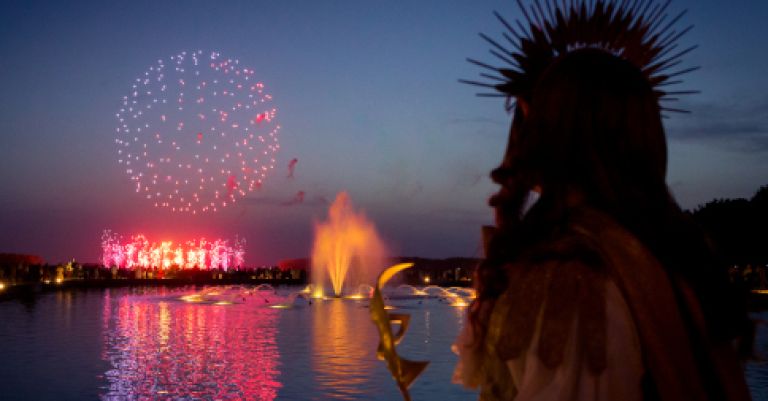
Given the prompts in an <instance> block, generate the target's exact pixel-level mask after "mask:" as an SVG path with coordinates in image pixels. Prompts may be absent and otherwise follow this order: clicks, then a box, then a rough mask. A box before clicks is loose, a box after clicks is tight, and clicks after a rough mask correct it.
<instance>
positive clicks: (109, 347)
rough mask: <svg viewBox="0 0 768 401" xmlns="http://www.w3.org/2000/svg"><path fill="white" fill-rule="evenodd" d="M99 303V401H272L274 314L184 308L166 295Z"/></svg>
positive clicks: (253, 308)
mask: <svg viewBox="0 0 768 401" xmlns="http://www.w3.org/2000/svg"><path fill="white" fill-rule="evenodd" d="M153 291H154V292H152V293H149V294H145V295H124V296H121V297H118V298H116V299H114V298H112V297H110V293H109V292H106V293H105V296H104V310H103V314H102V316H103V325H104V331H103V333H104V351H103V354H102V358H103V359H104V360H106V361H108V362H109V364H110V366H111V369H109V370H108V371H107V372H106V374H105V376H106V381H107V386H106V387H105V388H104V392H103V393H102V394H101V398H102V399H105V400H126V399H128V400H134V399H178V398H180V397H182V398H184V399H217V400H235V399H237V400H242V399H244V400H259V401H261V400H264V401H266V400H274V399H275V398H276V396H277V391H278V389H279V388H280V387H281V386H282V385H281V383H280V382H279V381H278V376H279V374H280V372H279V362H278V358H279V353H278V348H277V324H276V323H277V317H278V315H277V313H278V311H276V310H273V309H270V308H266V307H263V306H261V305H254V304H253V303H244V304H238V305H226V306H224V305H203V304H189V303H184V302H180V301H176V300H175V299H176V298H178V296H180V295H183V293H179V292H176V293H171V292H170V291H168V290H165V289H158V290H153Z"/></svg>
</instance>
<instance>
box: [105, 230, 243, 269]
mask: <svg viewBox="0 0 768 401" xmlns="http://www.w3.org/2000/svg"><path fill="white" fill-rule="evenodd" d="M244 248H245V239H243V238H235V242H234V245H232V246H230V245H229V243H228V241H227V240H222V239H216V240H213V241H208V240H206V239H205V238H201V239H199V240H191V241H187V242H185V243H178V244H174V243H173V241H162V242H160V243H157V242H149V241H148V240H147V238H146V237H145V236H144V235H142V234H138V235H134V236H132V237H131V240H130V241H128V242H123V241H122V237H120V236H119V235H118V234H117V233H113V232H112V231H110V230H104V233H103V234H102V236H101V249H102V263H103V264H104V266H108V267H109V266H116V267H121V268H128V269H136V268H161V269H169V268H171V267H177V268H182V269H192V268H200V269H222V270H225V271H226V270H228V269H230V268H237V267H241V266H243V265H244V261H245V259H244V258H245V250H244Z"/></svg>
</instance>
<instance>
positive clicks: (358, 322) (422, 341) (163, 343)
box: [0, 288, 768, 401]
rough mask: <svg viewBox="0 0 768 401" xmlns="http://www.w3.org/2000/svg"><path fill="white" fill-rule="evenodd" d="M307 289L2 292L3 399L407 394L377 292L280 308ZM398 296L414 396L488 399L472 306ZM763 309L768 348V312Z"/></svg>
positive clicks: (765, 384) (754, 367) (762, 336)
mask: <svg viewBox="0 0 768 401" xmlns="http://www.w3.org/2000/svg"><path fill="white" fill-rule="evenodd" d="M295 290H296V289H288V288H286V289H278V291H277V293H264V295H256V296H248V297H245V299H244V300H243V299H238V300H237V301H238V302H241V303H238V304H233V305H214V304H200V303H187V302H183V301H181V300H179V297H180V296H182V295H184V294H188V293H191V292H193V289H191V288H187V289H168V288H142V289H106V290H89V291H78V290H71V291H61V292H56V293H50V294H46V295H43V296H41V297H38V298H36V299H34V300H27V301H26V302H23V303H22V302H16V301H14V302H4V303H0V360H2V363H0V399H2V400H8V401H12V400H56V401H61V400H98V399H102V400H126V401H127V400H240V399H246V400H260V401H261V400H265V401H266V400H290V401H303V400H397V399H399V397H400V396H399V393H398V391H397V389H396V388H395V385H394V381H393V380H392V378H391V377H390V376H389V373H388V372H387V370H386V368H385V366H384V364H383V362H381V361H378V360H377V359H376V355H375V350H376V346H377V344H378V334H377V333H376V331H375V328H374V326H373V324H371V321H370V318H369V315H368V308H367V307H366V302H362V301H350V300H327V301H322V302H315V303H313V304H312V305H307V304H306V303H301V304H300V305H298V306H297V307H294V308H291V309H274V308H270V307H269V306H271V305H274V304H276V303H278V302H281V301H283V300H284V299H285V298H286V297H287V296H289V294H290V293H291V292H292V291H295ZM392 303H393V304H395V305H398V306H400V307H401V308H402V311H403V312H406V313H410V314H411V318H412V319H411V325H410V328H409V330H408V332H407V334H406V336H405V338H404V340H403V342H402V343H401V344H400V346H399V347H398V350H399V352H400V353H401V354H402V355H404V356H406V357H407V358H409V359H415V360H430V361H431V364H430V365H429V367H428V368H427V370H426V371H425V372H424V374H423V375H422V376H421V377H419V378H418V379H417V381H416V382H415V384H414V385H413V387H412V388H411V394H412V396H413V398H414V400H440V401H451V400H474V399H476V395H475V394H474V393H472V392H469V391H466V390H464V389H462V388H461V387H459V386H456V385H453V384H451V383H450V377H451V372H452V370H453V365H454V364H455V362H456V358H455V356H453V354H452V353H451V352H450V344H451V342H452V341H453V340H454V338H455V337H456V334H457V333H458V331H459V329H460V327H461V324H462V322H463V319H464V314H465V313H466V310H465V308H456V307H452V306H449V305H447V304H444V303H440V302H438V301H437V300H426V301H424V302H423V303H421V304H420V303H418V302H417V301H406V300H403V301H393V302H392ZM755 318H756V319H758V320H759V321H760V322H761V323H760V325H759V326H758V341H757V352H758V354H759V355H761V356H763V357H766V356H768V326H767V325H766V324H765V323H763V321H766V320H768V312H765V313H761V314H756V315H755ZM764 359H765V358H764ZM747 379H748V381H749V384H750V386H751V388H752V392H753V397H754V399H755V400H766V401H768V365H767V363H766V362H763V361H756V362H752V363H750V364H749V365H748V366H747Z"/></svg>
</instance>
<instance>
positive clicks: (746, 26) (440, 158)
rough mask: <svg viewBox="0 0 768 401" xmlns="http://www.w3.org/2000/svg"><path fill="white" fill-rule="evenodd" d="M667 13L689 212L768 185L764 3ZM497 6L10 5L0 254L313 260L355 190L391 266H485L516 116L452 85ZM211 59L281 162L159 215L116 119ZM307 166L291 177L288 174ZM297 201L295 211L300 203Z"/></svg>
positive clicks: (679, 162)
mask: <svg viewBox="0 0 768 401" xmlns="http://www.w3.org/2000/svg"><path fill="white" fill-rule="evenodd" d="M733 4H736V3H735V2H723V1H715V0H708V1H692V0H688V1H675V2H674V3H673V4H672V6H671V10H672V11H679V10H682V9H685V8H687V9H688V10H689V12H688V14H687V15H686V16H685V17H684V19H683V23H690V24H694V25H695V28H694V30H693V31H692V32H691V33H690V34H688V35H687V36H686V37H684V38H683V39H682V40H681V46H686V45H691V44H699V45H700V48H699V49H697V50H696V51H694V52H693V53H692V54H691V55H689V56H687V57H686V64H687V65H701V66H702V69H701V70H699V71H697V72H694V73H691V74H689V75H687V76H686V77H685V80H686V85H685V87H686V88H687V89H699V90H701V91H702V92H703V93H702V94H700V95H694V96H689V97H688V98H686V99H684V100H683V101H682V102H681V104H679V106H680V107H682V108H687V109H690V110H692V111H693V113H692V114H690V115H672V116H671V118H669V119H666V120H665V124H666V128H667V133H668V137H669V143H670V157H669V159H670V165H669V177H668V181H669V184H670V186H671V188H672V191H673V192H674V194H675V196H676V197H677V199H678V200H679V201H680V203H681V205H682V206H683V207H685V208H694V207H696V206H697V205H699V204H701V203H703V202H706V201H708V200H711V199H713V198H723V197H729V198H732V197H750V196H751V195H752V194H753V193H754V192H755V191H756V190H757V189H758V188H759V187H760V186H761V185H765V184H768V157H766V156H768V77H766V74H765V72H766V71H768V53H766V51H765V50H766V38H768V24H766V22H765V21H766V18H768V3H766V2H765V1H761V0H750V1H747V0H744V1H739V2H738V6H734V5H733ZM493 10H497V11H499V12H500V13H502V14H503V15H505V16H506V17H507V18H508V19H514V18H517V17H519V15H518V10H517V7H516V5H515V3H514V2H513V1H511V0H506V1H484V2H479V1H478V2H476V1H472V2H470V1H436V0H435V1H418V2H417V1H411V2H363V1H352V0H345V1H342V0H339V1H240V2H227V1H221V2H213V1H199V2H198V1H184V2H181V1H179V2H160V1H146V2H140V1H128V2H105V1H94V2H64V1H47V2H42V1H3V2H2V5H0V54H1V56H0V88H1V89H0V191H2V192H1V193H2V195H0V252H18V253H31V254H37V255H40V256H42V257H43V258H44V259H46V260H47V261H48V262H51V263H56V262H60V261H64V260H67V259H69V258H72V257H74V258H76V259H77V260H79V261H82V262H95V261H97V260H98V258H99V256H100V252H101V249H100V237H101V232H102V230H103V229H112V230H114V231H117V232H119V233H121V234H123V235H124V236H130V235H133V234H137V233H144V234H145V235H147V236H148V237H149V238H150V239H151V240H158V241H159V240H174V241H186V240H189V239H193V238H198V237H202V236H205V237H208V238H213V237H222V238H229V239H234V237H235V236H236V235H239V236H241V237H245V238H247V241H248V245H247V253H246V262H247V264H249V265H256V264H273V263H276V262H277V261H278V260H280V259H283V258H292V257H304V256H307V255H309V253H310V247H311V238H312V227H313V221H315V220H319V219H324V218H325V215H326V210H327V207H328V203H327V202H328V201H330V200H333V198H334V197H335V194H336V193H338V192H339V191H342V190H346V191H348V192H349V194H350V196H351V198H352V200H353V202H354V203H355V204H356V205H357V207H359V208H361V209H364V210H365V212H366V214H367V215H368V216H369V217H370V219H371V220H373V221H375V223H376V224H377V226H378V227H379V229H380V232H381V234H382V236H383V237H384V238H385V240H386V241H387V242H388V244H389V245H390V247H391V249H392V250H391V252H392V253H393V254H396V255H418V256H426V257H449V256H479V254H480V247H479V243H480V240H479V238H480V226H481V225H483V224H489V223H490V222H491V221H492V213H491V210H490V209H489V208H488V207H487V206H486V199H487V198H488V196H489V195H490V194H491V193H492V192H493V191H494V186H493V185H492V183H491V182H490V180H489V179H488V177H487V176H488V172H489V171H490V170H491V169H492V168H493V167H494V166H495V165H496V163H497V162H498V161H499V160H500V158H501V155H502V152H503V149H504V146H505V142H506V133H507V127H508V123H509V120H510V116H508V115H507V114H506V112H505V110H504V107H503V102H502V101H501V100H499V99H485V98H477V97H475V96H474V93H475V88H472V87H468V86H465V85H461V84H459V83H458V82H457V79H458V78H470V79H471V78H474V77H476V76H477V73H478V72H479V71H478V69H477V68H476V67H474V66H472V65H470V64H469V63H467V62H466V61H465V58H466V57H474V58H479V59H483V60H489V61H490V60H491V56H490V54H488V45H487V44H486V43H485V42H483V41H482V40H481V39H480V38H479V37H478V35H477V33H478V32H484V33H487V34H489V35H491V36H492V37H498V36H499V34H500V32H501V31H502V29H501V26H500V24H499V23H498V22H497V21H496V20H495V18H494V17H493V15H492V11H493ZM198 49H201V50H204V51H217V52H220V53H221V54H222V55H223V56H225V57H231V58H237V59H239V60H240V62H241V63H242V64H243V65H244V66H247V67H249V68H252V69H253V70H254V71H255V73H254V75H255V76H256V77H257V79H258V80H260V81H262V82H264V84H265V85H266V88H267V90H268V91H269V92H270V93H271V94H272V95H273V96H274V101H273V104H274V105H275V106H276V107H277V108H278V120H279V122H280V125H281V127H282V128H281V131H280V137H279V138H280V146H281V148H280V150H279V152H278V153H277V155H276V164H275V168H274V170H272V171H271V173H270V175H269V177H268V178H267V180H266V181H265V182H264V184H263V185H262V187H261V189H259V190H257V191H254V192H252V193H249V194H248V196H247V197H246V198H245V199H242V200H240V201H239V202H238V203H237V204H236V205H234V206H231V207H227V208H224V209H222V210H219V211H218V212H216V213H207V214H204V215H196V216H192V215H190V214H178V213H176V214H174V213H171V212H169V211H168V210H166V209H160V208H155V207H154V206H153V203H152V202H150V201H148V200H147V199H144V198H142V197H141V196H139V195H138V194H136V193H135V192H134V184H133V182H132V181H131V180H130V178H129V177H128V176H127V175H126V174H125V166H123V165H120V164H119V163H118V155H117V146H116V144H115V138H116V134H115V128H116V127H117V124H118V122H117V121H116V118H115V113H116V112H117V111H118V109H119V108H120V106H121V99H122V97H123V96H125V95H127V94H128V93H129V91H130V89H131V84H132V82H133V81H134V79H136V78H137V77H139V76H140V75H141V74H143V73H144V71H146V70H147V68H148V67H149V66H151V65H153V63H155V62H156V60H158V59H167V58H168V57H170V56H172V55H175V54H178V53H179V52H181V51H194V50H198ZM294 158H295V159H297V160H298V162H297V163H296V166H295V171H294V177H293V178H289V177H288V173H289V171H288V165H289V163H290V161H291V160H292V159H294ZM299 191H303V193H304V199H303V202H291V200H292V199H294V198H295V196H296V194H297V193H298V192H299Z"/></svg>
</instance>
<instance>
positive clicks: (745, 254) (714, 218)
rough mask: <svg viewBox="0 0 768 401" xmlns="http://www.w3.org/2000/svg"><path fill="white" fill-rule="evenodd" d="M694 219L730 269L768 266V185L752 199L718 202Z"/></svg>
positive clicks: (700, 209)
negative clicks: (731, 267) (733, 267)
mask: <svg viewBox="0 0 768 401" xmlns="http://www.w3.org/2000/svg"><path fill="white" fill-rule="evenodd" d="M691 215H692V216H693V218H694V219H695V220H696V221H697V222H698V224H699V225H700V226H701V227H702V229H704V231H705V232H706V233H707V235H708V236H709V238H710V240H711V241H712V245H713V246H714V247H715V249H716V251H717V252H718V253H719V255H720V257H721V258H722V259H723V262H725V263H727V264H728V265H729V266H739V267H744V266H755V267H757V266H760V267H765V266H766V265H768V185H764V186H762V187H761V188H760V189H759V190H758V191H757V192H756V193H755V195H754V196H752V198H751V199H744V198H738V199H715V200H712V201H710V202H708V203H705V204H704V205H700V206H699V207H697V208H696V209H695V210H694V211H693V212H691Z"/></svg>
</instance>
